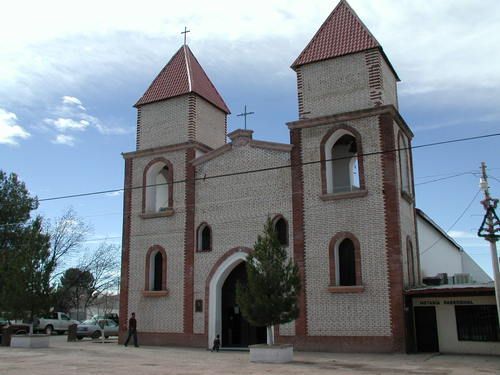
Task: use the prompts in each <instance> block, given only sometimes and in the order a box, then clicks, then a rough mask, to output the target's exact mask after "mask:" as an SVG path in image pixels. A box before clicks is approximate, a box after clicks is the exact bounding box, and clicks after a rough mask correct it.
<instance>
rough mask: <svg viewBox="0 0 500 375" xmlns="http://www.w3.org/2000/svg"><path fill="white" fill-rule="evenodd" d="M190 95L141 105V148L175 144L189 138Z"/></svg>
mask: <svg viewBox="0 0 500 375" xmlns="http://www.w3.org/2000/svg"><path fill="white" fill-rule="evenodd" d="M187 124H188V95H182V96H178V97H175V98H170V99H168V100H163V101H160V102H155V103H150V104H146V105H143V106H142V107H141V117H140V123H139V131H140V137H139V150H144V149H148V148H153V147H159V146H167V145H173V144H176V143H181V142H186V141H187V139H188V126H187Z"/></svg>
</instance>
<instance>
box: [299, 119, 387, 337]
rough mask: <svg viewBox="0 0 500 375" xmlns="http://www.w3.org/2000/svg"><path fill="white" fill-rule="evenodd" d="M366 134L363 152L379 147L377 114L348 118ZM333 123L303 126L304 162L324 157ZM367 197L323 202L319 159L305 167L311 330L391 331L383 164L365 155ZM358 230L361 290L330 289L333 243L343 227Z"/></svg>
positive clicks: (339, 332)
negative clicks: (323, 143) (322, 151)
mask: <svg viewBox="0 0 500 375" xmlns="http://www.w3.org/2000/svg"><path fill="white" fill-rule="evenodd" d="M347 124H348V125H350V126H352V127H353V128H355V129H356V130H357V131H358V132H360V133H361V136H362V146H363V152H364V153H370V152H374V151H378V150H380V144H379V143H380V142H379V130H378V118H377V117H374V118H367V119H362V120H356V121H350V122H347ZM330 128H331V126H328V125H325V126H319V127H314V128H308V129H303V133H302V134H303V135H302V144H303V162H308V161H314V160H319V159H320V142H321V139H322V138H323V136H324V135H325V134H326V133H327V132H328V130H329V129H330ZM364 170H365V181H366V182H365V183H366V189H367V190H368V196H366V197H362V198H353V199H344V200H336V201H328V202H324V201H322V200H321V199H320V198H319V196H320V195H321V175H320V164H311V165H308V166H305V167H304V206H305V217H304V222H305V256H306V279H307V289H306V292H307V308H308V329H309V334H310V335H318V336H344V335H346V336H384V335H390V332H391V331H390V318H389V295H388V280H387V272H388V270H387V262H386V243H385V220H384V204H383V196H382V163H381V157H380V155H374V156H366V157H365V159H364ZM342 231H348V232H351V233H353V234H354V235H355V236H356V237H357V238H358V239H359V241H360V245H361V270H362V279H363V285H364V287H365V290H364V292H362V293H352V294H335V293H333V294H332V293H330V292H329V291H328V289H327V288H328V286H329V284H330V279H329V277H330V276H329V258H328V257H329V247H328V246H329V242H330V239H331V238H332V237H333V236H334V235H335V234H336V233H338V232H342Z"/></svg>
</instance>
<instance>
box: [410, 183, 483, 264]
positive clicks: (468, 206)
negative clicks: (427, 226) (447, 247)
mask: <svg viewBox="0 0 500 375" xmlns="http://www.w3.org/2000/svg"><path fill="white" fill-rule="evenodd" d="M480 192H481V189H478V191H477V192H476V194H474V197H473V198H472V200H471V201H470V202H469V204H468V205H467V207H465V209H464V210H463V211H462V213H461V214H460V215H459V216H458V218H457V219H456V220H455V221H454V222H453V224H451V226H450V227H449V228H448V229H447V230H446V233H447V232H449V231H450V230H452V229H453V228H454V227H455V225H457V223H458V222H459V221H460V220H461V219H462V217H464V215H465V213H466V212H467V211H469V208H470V207H471V206H472V204H473V203H474V201H475V200H476V198H477V196H478V195H479V193H480ZM443 238H444V236H440V237H439V238H438V239H437V240H436V241H435V242H434V243H433V244H432V245H431V246H429V247H427V248H426V249H424V250H423V251H421V252H420V255H424V254H425V253H426V252H428V251H429V250H430V249H432V248H433V247H434V246H436V245H437V244H438V243H439V242H440V241H441V240H442V239H443Z"/></svg>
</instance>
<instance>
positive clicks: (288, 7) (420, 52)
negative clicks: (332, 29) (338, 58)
mask: <svg viewBox="0 0 500 375" xmlns="http://www.w3.org/2000/svg"><path fill="white" fill-rule="evenodd" d="M350 3H351V6H352V7H353V8H354V10H355V11H356V12H357V13H358V14H359V15H360V17H361V19H362V20H363V21H364V22H365V23H366V25H367V26H368V27H369V28H370V30H371V31H372V32H373V34H374V35H375V36H376V37H377V39H378V40H379V42H380V43H381V44H382V45H383V46H384V50H385V51H386V53H387V55H388V56H389V58H390V59H391V61H392V63H393V65H394V66H395V68H396V70H397V71H398V72H399V74H400V76H401V78H402V80H403V82H402V85H401V87H400V89H401V90H400V91H401V92H402V93H403V94H405V95H422V94H424V93H429V92H436V91H440V90H445V91H446V92H448V93H453V94H454V95H456V97H460V98H463V93H467V100H469V99H470V96H477V95H476V94H475V93H473V94H472V93H471V91H470V90H468V89H470V88H475V89H477V90H483V91H484V90H496V92H498V90H499V89H498V88H499V87H500V70H499V69H497V66H496V64H495V62H496V61H500V49H495V48H491V46H494V45H500V32H499V28H500V26H499V25H500V2H498V1H497V0H482V1H481V2H478V1H473V0H442V1H435V2H427V3H426V4H425V6H422V4H421V2H418V1H414V0H377V1H376V2H374V1H372V0H351V1H350ZM335 5H336V1H333V2H332V0H310V1H307V2H304V1H300V0H275V1H272V2H270V1H267V0H255V1H254V2H252V4H251V5H250V4H246V3H243V2H236V3H235V2H234V1H229V0H213V1H209V2H207V1H204V0H193V1H190V2H187V3H185V4H183V6H182V7H169V11H168V12H151V9H156V8H158V9H161V8H162V7H165V4H164V2H161V1H155V0H144V1H143V2H142V3H141V7H137V6H135V3H134V2H132V1H131V0H122V1H118V0H109V1H105V2H103V1H98V0H89V1H88V2H86V6H85V7H82V8H81V9H79V10H78V12H74V10H73V9H71V7H68V6H67V5H66V3H65V2H64V1H63V0H52V1H49V2H48V4H47V2H35V1H32V2H29V4H27V2H26V1H23V0H19V1H11V2H6V4H4V6H3V10H4V12H5V13H6V14H23V17H22V19H19V18H18V17H10V18H9V17H6V18H5V19H3V20H2V23H0V38H1V39H2V41H3V42H4V43H3V44H2V50H0V77H1V78H0V95H1V94H2V93H5V96H6V97H8V98H9V100H16V99H15V98H22V99H23V101H24V102H26V98H27V97H30V98H33V99H34V100H40V99H39V98H43V97H44V95H41V93H42V92H43V93H45V92H46V91H51V92H52V93H56V92H59V93H60V92H63V91H64V90H68V89H70V88H74V87H79V88H81V87H96V85H99V86H100V87H102V86H105V85H109V84H112V83H116V82H117V81H120V80H124V79H130V73H133V74H135V75H139V74H143V72H144V71H152V70H151V69H150V68H151V66H152V65H155V66H156V63H157V62H159V61H162V62H163V63H165V62H166V61H167V60H168V58H169V57H170V56H171V53H173V52H174V51H175V50H176V49H177V48H178V47H179V46H180V44H181V43H182V35H181V34H180V31H181V30H182V29H183V28H184V25H187V26H188V27H189V28H190V29H191V33H190V34H189V35H188V37H189V42H190V44H191V46H192V48H193V50H194V51H195V53H196V54H197V56H198V57H200V60H202V61H203V62H206V63H207V64H208V65H209V64H212V65H215V62H214V59H215V61H216V63H217V64H219V65H223V67H221V69H224V70H225V69H226V68H227V67H228V66H229V67H231V66H239V67H240V68H241V70H244V69H245V68H246V67H247V66H248V64H249V63H248V61H250V62H251V68H253V69H259V68H262V70H263V71H266V72H267V74H268V76H275V77H283V75H286V74H287V73H288V74H290V76H291V71H290V70H289V68H288V66H289V65H290V63H291V62H292V61H293V59H294V58H295V57H297V55H298V54H299V53H300V51H301V50H302V48H304V47H305V45H306V44H307V42H308V41H309V39H310V38H311V37H312V36H313V34H314V32H315V31H316V30H317V29H318V28H319V27H320V25H321V23H322V22H323V21H324V19H325V18H326V17H327V16H328V14H329V12H331V10H332V9H333V7H334V6H335ZM27 8H29V12H26V11H25V9H27ZM97 8H98V9H99V12H95V9H97ZM55 10H57V11H55ZM221 19H224V21H225V22H220V20H221ZM62 36H64V37H62ZM277 47H279V48H277ZM61 51H64V53H62V52H61ZM220 56H223V58H221V57H220ZM249 57H250V58H249ZM152 72H153V71H152ZM154 72H155V71H154ZM230 73H232V72H230ZM151 74H153V73H151ZM228 74H229V73H228ZM248 75H249V76H252V72H248ZM290 76H287V79H288V78H289V77H290ZM292 79H293V78H292ZM12 92H15V93H16V94H17V93H19V94H22V95H9V96H7V94H8V93H12ZM45 96H47V95H45ZM491 97H494V95H490V98H491ZM11 98H12V99H11ZM67 98H74V97H71V96H68V97H67ZM75 99H76V98H75ZM67 100H69V101H71V99H67ZM489 100H492V99H489ZM74 105H75V106H78V105H82V107H83V104H78V103H76V102H75V104H74Z"/></svg>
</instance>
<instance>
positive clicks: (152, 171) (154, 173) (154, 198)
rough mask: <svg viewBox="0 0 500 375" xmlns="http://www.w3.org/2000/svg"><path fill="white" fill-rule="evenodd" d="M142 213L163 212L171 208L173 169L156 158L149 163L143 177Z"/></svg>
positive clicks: (167, 163)
mask: <svg viewBox="0 0 500 375" xmlns="http://www.w3.org/2000/svg"><path fill="white" fill-rule="evenodd" d="M143 184H144V187H143V212H144V213H155V212H164V211H167V210H168V209H169V208H172V203H173V191H172V188H173V169H172V164H171V163H170V162H169V161H168V160H166V159H164V158H157V159H154V160H152V161H151V162H149V164H148V165H147V166H146V168H145V169H144V177H143Z"/></svg>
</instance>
